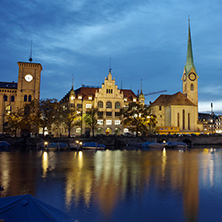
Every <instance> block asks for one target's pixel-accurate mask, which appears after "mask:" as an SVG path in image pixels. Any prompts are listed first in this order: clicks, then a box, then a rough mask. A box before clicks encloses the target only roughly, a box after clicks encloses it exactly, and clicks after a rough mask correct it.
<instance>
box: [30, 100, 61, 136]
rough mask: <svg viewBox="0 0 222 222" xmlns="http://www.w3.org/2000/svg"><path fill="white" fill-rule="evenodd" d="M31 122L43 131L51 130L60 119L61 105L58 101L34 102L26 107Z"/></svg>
mask: <svg viewBox="0 0 222 222" xmlns="http://www.w3.org/2000/svg"><path fill="white" fill-rule="evenodd" d="M26 109H27V115H28V116H29V119H30V122H31V123H32V124H34V125H36V126H38V127H40V128H42V130H43V135H44V133H45V129H46V128H47V129H50V128H51V125H52V124H53V123H54V122H55V120H56V119H57V118H59V112H58V110H59V105H58V102H57V100H56V99H42V100H40V101H38V100H33V101H31V102H30V103H29V104H27V106H26Z"/></svg>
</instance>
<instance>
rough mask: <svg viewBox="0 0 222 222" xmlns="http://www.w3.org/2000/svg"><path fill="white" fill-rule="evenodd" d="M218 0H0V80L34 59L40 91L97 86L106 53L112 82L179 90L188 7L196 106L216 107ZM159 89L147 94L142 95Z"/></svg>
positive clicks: (221, 48)
mask: <svg viewBox="0 0 222 222" xmlns="http://www.w3.org/2000/svg"><path fill="white" fill-rule="evenodd" d="M221 11H222V2H221V1H219V0H215V1H212V0H211V1H210V0H196V1H193V0H188V1H178V0H166V1H162V0H152V1H148V0H137V1H129V0H128V1H126V0H122V1H121V0H112V1H108V0H56V1H54V0H53V1H52V0H47V1H43V0H32V1H27V0H20V1H17V0H7V1H1V7H0V21H1V22H0V40H1V44H0V52H1V53H0V56H1V57H0V63H1V64H0V72H1V79H0V80H1V81H17V73H18V67H17V61H24V62H26V61H28V59H29V55H30V42H31V40H32V41H33V62H36V63H41V64H42V66H43V71H42V78H41V81H42V84H41V98H56V99H58V100H60V99H61V98H62V97H63V96H64V95H65V94H66V93H67V92H68V91H69V89H70V88H71V86H72V74H73V75H74V88H75V89H76V88H78V87H80V86H81V84H85V85H93V86H101V84H102V83H103V82H104V78H105V77H106V76H107V75H108V71H109V66H110V57H111V66H112V75H113V77H115V79H116V84H117V85H118V86H119V88H120V87H121V79H122V86H123V88H128V89H129V88H132V90H133V91H134V92H135V93H137V91H138V89H140V85H141V79H142V82H143V92H144V93H150V92H155V91H159V90H167V93H168V94H173V93H176V92H178V91H182V81H181V77H182V73H183V69H184V65H185V62H186V53H187V40H188V15H190V19H191V36H192V45H193V54H194V62H195V65H196V70H197V74H198V75H199V111H206V112H207V111H210V109H211V108H210V103H211V102H213V103H214V111H217V112H222V99H221V91H222V75H221V70H222V62H221V60H222V42H221V39H222V31H221V24H222V13H221ZM158 96H159V95H158V94H156V95H153V96H147V97H146V103H148V102H149V101H154V100H155V99H156V98H157V97H158Z"/></svg>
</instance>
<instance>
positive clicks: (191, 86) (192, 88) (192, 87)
mask: <svg viewBox="0 0 222 222" xmlns="http://www.w3.org/2000/svg"><path fill="white" fill-rule="evenodd" d="M190 90H191V91H194V85H193V83H191V85H190Z"/></svg>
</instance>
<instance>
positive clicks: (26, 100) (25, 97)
mask: <svg viewBox="0 0 222 222" xmlns="http://www.w3.org/2000/svg"><path fill="white" fill-rule="evenodd" d="M31 101H32V96H31V95H29V96H27V95H24V102H31Z"/></svg>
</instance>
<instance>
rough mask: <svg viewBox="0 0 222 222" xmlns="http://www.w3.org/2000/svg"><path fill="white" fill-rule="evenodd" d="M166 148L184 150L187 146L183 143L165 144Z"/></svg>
mask: <svg viewBox="0 0 222 222" xmlns="http://www.w3.org/2000/svg"><path fill="white" fill-rule="evenodd" d="M167 148H170V149H186V148H187V144H186V143H183V142H167Z"/></svg>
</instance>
